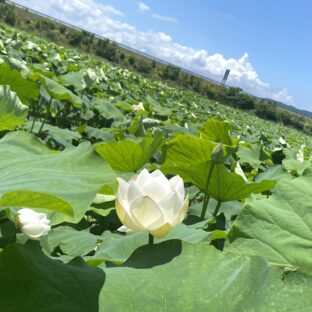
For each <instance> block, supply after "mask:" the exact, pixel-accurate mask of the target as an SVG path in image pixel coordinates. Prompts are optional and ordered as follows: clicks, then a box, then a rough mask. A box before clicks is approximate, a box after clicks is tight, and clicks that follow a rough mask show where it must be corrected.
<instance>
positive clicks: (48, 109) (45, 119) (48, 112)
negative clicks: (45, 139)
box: [38, 96, 53, 134]
mask: <svg viewBox="0 0 312 312" xmlns="http://www.w3.org/2000/svg"><path fill="white" fill-rule="evenodd" d="M52 100H53V98H52V96H51V98H50V102H49V105H48V108H47V113H46V115H45V117H44V119H43V122H42V124H41V126H40V129H39V131H38V134H40V133H41V131H42V129H43V127H44V125H45V123H46V121H47V119H48V117H49V115H50V108H51V105H52Z"/></svg>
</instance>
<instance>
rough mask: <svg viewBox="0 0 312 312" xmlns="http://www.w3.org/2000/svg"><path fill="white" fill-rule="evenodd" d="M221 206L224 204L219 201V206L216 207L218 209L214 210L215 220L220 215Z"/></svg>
mask: <svg viewBox="0 0 312 312" xmlns="http://www.w3.org/2000/svg"><path fill="white" fill-rule="evenodd" d="M221 204H222V202H221V201H218V203H217V206H216V208H215V210H214V212H213V216H214V217H215V218H216V217H217V215H218V213H219V210H220V206H221Z"/></svg>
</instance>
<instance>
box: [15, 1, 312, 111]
mask: <svg viewBox="0 0 312 312" xmlns="http://www.w3.org/2000/svg"><path fill="white" fill-rule="evenodd" d="M16 1H17V2H19V3H21V4H24V5H26V6H29V7H31V8H35V9H37V10H40V11H42V12H44V13H47V14H50V15H52V16H56V17H58V18H60V19H62V20H66V21H67V22H71V23H74V24H75V25H77V26H83V27H84V28H87V29H89V30H91V31H95V32H97V33H99V34H101V35H104V36H108V37H110V38H112V39H114V40H117V41H118V42H122V43H124V44H127V45H130V46H132V47H134V48H137V49H139V50H141V51H145V52H147V53H150V54H153V55H155V56H157V57H160V58H163V59H166V60H168V61H170V62H173V63H175V64H177V65H180V66H182V67H186V68H188V69H191V70H194V71H196V72H198V73H201V74H205V75H207V76H209V77H212V78H215V79H218V80H219V79H220V78H221V76H222V73H223V72H224V70H225V69H226V68H230V69H231V74H230V78H229V84H232V85H235V86H240V87H242V88H243V89H244V90H246V91H248V92H250V93H253V94H256V95H258V96H262V97H271V98H275V99H277V100H281V101H284V102H286V103H288V104H293V105H294V106H296V107H299V108H305V109H308V110H312V84H311V81H312V79H311V78H310V74H311V73H310V72H311V70H312V35H311V33H312V1H310V0H297V1H293V0H275V1H274V0H261V1H256V0H250V1H248V0H235V1H233V0H206V1H203V0H193V1H181V0H180V1H179V0H170V1H165V0H157V1H156V0H146V1H141V2H138V1H130V0H127V1H126V0H89V1H87V0H71V1H70V0H45V1H40V0H16Z"/></svg>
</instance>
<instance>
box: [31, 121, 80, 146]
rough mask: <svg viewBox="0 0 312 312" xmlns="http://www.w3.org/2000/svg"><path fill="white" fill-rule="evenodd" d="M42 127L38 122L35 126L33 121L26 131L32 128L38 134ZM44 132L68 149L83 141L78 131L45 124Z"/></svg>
mask: <svg viewBox="0 0 312 312" xmlns="http://www.w3.org/2000/svg"><path fill="white" fill-rule="evenodd" d="M41 125H42V122H38V121H36V122H35V123H34V124H33V121H29V122H28V123H27V125H26V126H25V128H26V129H28V130H30V129H31V128H33V129H32V131H33V132H34V133H38V132H39V129H40V127H41ZM43 131H47V132H48V134H49V136H50V137H51V138H52V139H53V140H55V141H56V142H58V143H59V144H61V145H63V146H65V147H68V146H72V145H73V144H72V143H73V141H79V140H80V139H81V135H80V133H78V132H77V131H72V130H69V129H62V128H59V127H56V126H52V125H50V124H47V123H45V125H44V128H43Z"/></svg>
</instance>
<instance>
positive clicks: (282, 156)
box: [0, 26, 312, 312]
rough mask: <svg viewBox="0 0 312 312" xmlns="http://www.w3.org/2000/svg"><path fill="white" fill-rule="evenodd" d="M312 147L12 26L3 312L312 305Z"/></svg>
mask: <svg viewBox="0 0 312 312" xmlns="http://www.w3.org/2000/svg"><path fill="white" fill-rule="evenodd" d="M311 148H312V144H311V138H310V137H308V136H306V135H304V134H302V133H300V132H297V131H295V130H293V129H290V128H286V127H283V126H281V125H279V124H276V123H271V122H268V121H264V120H261V119H258V118H256V117H254V116H252V115H249V114H246V113H244V112H242V111H238V110H234V109H231V108H229V107H226V106H223V105H222V104H220V103H216V102H213V101H209V100H208V99H205V98H203V97H200V96H198V95H196V94H194V93H192V92H189V91H186V90H180V89H174V88H171V87H169V86H167V85H165V84H163V83H161V82H157V81H150V80H148V79H146V78H144V77H142V76H140V75H138V74H135V73H132V72H129V71H128V70H124V69H120V68H115V67H113V66H112V65H111V64H108V63H105V62H103V61H101V60H98V59H92V58H90V57H89V56H87V55H79V54H78V53H77V52H76V51H74V50H69V49H66V48H63V47H59V46H56V45H54V44H51V43H48V42H46V41H43V40H41V39H40V38H37V37H34V36H31V35H29V34H26V33H22V32H17V31H15V30H13V29H10V28H6V27H4V26H1V27H0V311H5V312H15V311H18V312H20V311H25V312H27V311H29V312H36V311H45V312H54V311H62V312H71V311H73V312H80V311H81V312H86V311H90V312H93V311H94V312H95V311H101V312H104V311H105V312H106V311H109V312H119V311H120V312H126V311H137V312H149V311H150V312H158V311H159V312H165V311H167V312H170V311H172V312H175V311H185V312H188V311H220V312H221V311H239V312H240V311H256V312H258V311H263V312H268V311H269V312H271V311H278V312H280V311H312V296H311V289H312V252H311V250H312V167H311ZM25 209H26V210H25Z"/></svg>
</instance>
